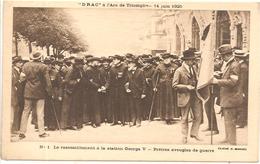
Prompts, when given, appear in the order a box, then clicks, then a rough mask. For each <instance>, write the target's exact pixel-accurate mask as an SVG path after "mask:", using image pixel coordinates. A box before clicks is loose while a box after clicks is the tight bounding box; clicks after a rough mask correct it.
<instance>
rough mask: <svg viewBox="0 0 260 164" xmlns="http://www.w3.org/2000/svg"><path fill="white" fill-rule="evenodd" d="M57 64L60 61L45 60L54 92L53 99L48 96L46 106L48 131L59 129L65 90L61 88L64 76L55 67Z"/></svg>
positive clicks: (45, 114)
mask: <svg viewBox="0 0 260 164" xmlns="http://www.w3.org/2000/svg"><path fill="white" fill-rule="evenodd" d="M57 62H59V61H53V60H52V59H51V58H49V57H46V58H45V60H44V64H46V65H47V66H48V72H49V75H50V80H51V84H52V92H53V97H49V96H46V99H45V106H44V122H45V126H46V127H47V129H48V130H56V129H58V125H57V120H58V121H59V122H60V114H61V105H62V97H63V96H62V94H63V88H62V87H61V85H62V76H61V74H60V72H59V70H58V69H57V68H56V67H55V64H56V63H57ZM54 112H55V113H54ZM56 119H57V120H56Z"/></svg>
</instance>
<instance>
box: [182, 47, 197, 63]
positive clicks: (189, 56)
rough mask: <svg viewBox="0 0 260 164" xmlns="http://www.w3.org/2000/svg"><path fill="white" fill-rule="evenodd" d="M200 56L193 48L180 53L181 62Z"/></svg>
mask: <svg viewBox="0 0 260 164" xmlns="http://www.w3.org/2000/svg"><path fill="white" fill-rule="evenodd" d="M199 55H200V52H199V51H197V50H196V49H195V48H189V49H187V50H185V51H183V53H182V57H181V60H193V59H195V58H196V57H197V56H199Z"/></svg>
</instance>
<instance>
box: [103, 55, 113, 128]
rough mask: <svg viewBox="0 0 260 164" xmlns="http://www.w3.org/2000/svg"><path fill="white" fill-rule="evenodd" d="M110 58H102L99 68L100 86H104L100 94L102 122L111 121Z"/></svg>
mask: <svg viewBox="0 0 260 164" xmlns="http://www.w3.org/2000/svg"><path fill="white" fill-rule="evenodd" d="M111 62H112V59H110V58H102V67H101V68H100V78H101V85H102V87H101V88H104V89H103V90H102V92H101V95H100V97H101V98H100V103H101V113H102V114H101V116H102V122H108V123H111V122H112V111H111V101H112V99H111V93H110V88H109V77H110V68H111V67H110V63H111Z"/></svg>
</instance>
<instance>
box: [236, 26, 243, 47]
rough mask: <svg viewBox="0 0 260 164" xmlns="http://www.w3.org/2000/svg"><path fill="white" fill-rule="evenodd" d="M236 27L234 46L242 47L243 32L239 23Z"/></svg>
mask: <svg viewBox="0 0 260 164" xmlns="http://www.w3.org/2000/svg"><path fill="white" fill-rule="evenodd" d="M236 27H237V45H236V47H237V48H239V49H242V47H243V39H242V38H243V34H242V27H241V24H238V25H236Z"/></svg>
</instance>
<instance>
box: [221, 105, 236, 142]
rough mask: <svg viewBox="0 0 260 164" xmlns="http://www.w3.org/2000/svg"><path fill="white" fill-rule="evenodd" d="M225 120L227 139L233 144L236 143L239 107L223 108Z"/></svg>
mask: <svg viewBox="0 0 260 164" xmlns="http://www.w3.org/2000/svg"><path fill="white" fill-rule="evenodd" d="M222 110H223V115H224V120H225V132H226V140H227V142H228V143H229V144H231V145H236V121H237V110H238V109H237V108H222Z"/></svg>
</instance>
